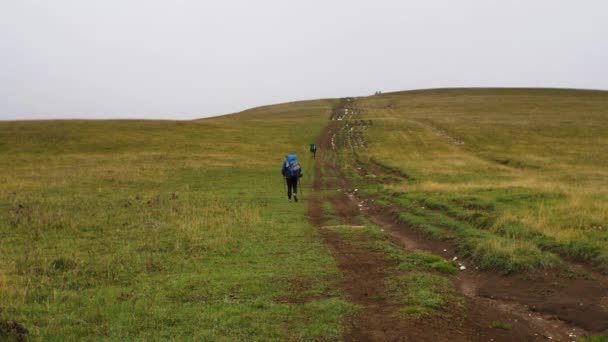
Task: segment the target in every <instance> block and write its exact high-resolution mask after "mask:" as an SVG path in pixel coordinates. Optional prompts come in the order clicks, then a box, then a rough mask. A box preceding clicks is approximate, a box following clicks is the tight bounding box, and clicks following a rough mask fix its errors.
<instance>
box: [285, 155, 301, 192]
mask: <svg viewBox="0 0 608 342" xmlns="http://www.w3.org/2000/svg"><path fill="white" fill-rule="evenodd" d="M281 173H282V174H283V177H284V178H285V183H286V184H287V199H288V200H289V202H291V194H292V191H293V199H294V201H296V202H297V201H298V180H299V179H300V177H302V167H301V166H300V163H298V160H297V159H296V155H295V154H288V155H287V157H286V158H285V162H283V168H282V169H281Z"/></svg>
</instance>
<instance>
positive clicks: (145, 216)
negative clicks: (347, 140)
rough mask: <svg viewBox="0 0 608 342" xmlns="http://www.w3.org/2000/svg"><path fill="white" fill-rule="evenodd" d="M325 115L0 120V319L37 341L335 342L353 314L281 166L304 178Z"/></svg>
mask: <svg viewBox="0 0 608 342" xmlns="http://www.w3.org/2000/svg"><path fill="white" fill-rule="evenodd" d="M331 106H332V101H310V102H302V103H294V104H288V105H277V106H272V107H267V108H261V109H256V110H251V111H246V112H243V113H240V114H236V115H229V116H224V117H218V118H213V119H206V120H200V121H192V122H170V121H48V122H45V121H41V122H5V123H0V137H1V138H0V144H1V145H0V236H1V243H0V260H2V262H0V322H12V321H15V322H17V323H19V324H20V325H22V326H23V327H25V328H26V329H27V330H28V331H29V337H30V339H34V340H37V339H42V340H48V339H57V340H76V339H77V338H79V337H82V336H89V337H92V338H95V337H100V338H104V337H105V338H110V339H114V340H116V339H143V340H150V339H163V338H176V339H196V340H218V339H240V340H252V339H262V340H267V339H314V338H316V337H319V336H329V337H331V336H340V334H341V332H342V318H343V316H344V314H346V313H348V312H350V311H351V310H352V305H350V304H348V303H346V302H345V301H343V300H341V299H340V296H339V291H337V289H336V287H335V281H336V279H337V277H338V269H337V267H336V265H335V263H334V261H333V259H332V258H331V256H330V255H329V253H328V251H327V249H326V247H325V246H324V245H323V244H322V243H321V241H320V239H319V237H318V235H317V232H316V231H315V230H314V229H313V228H312V227H311V226H310V225H309V223H308V222H307V220H306V217H305V213H306V204H304V203H299V204H294V203H287V200H286V196H285V195H284V194H283V186H284V185H283V182H282V178H281V176H280V171H279V170H280V169H279V168H280V166H281V163H282V161H283V157H284V155H285V154H286V153H288V152H291V151H294V152H296V153H298V154H300V155H301V157H302V158H301V159H302V165H303V166H304V168H305V175H306V176H308V175H310V174H311V172H310V170H312V162H311V161H309V160H308V159H307V158H305V156H306V154H305V152H306V151H307V146H308V143H310V142H311V141H314V140H315V139H316V138H317V136H318V135H319V133H320V131H321V129H322V127H324V125H325V124H326V120H327V117H328V113H329V111H330V108H331ZM304 180H305V182H310V177H305V178H304ZM304 195H306V193H305V194H304Z"/></svg>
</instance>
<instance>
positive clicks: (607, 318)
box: [309, 99, 608, 341]
mask: <svg viewBox="0 0 608 342" xmlns="http://www.w3.org/2000/svg"><path fill="white" fill-rule="evenodd" d="M360 113H361V111H360V109H358V108H357V105H356V101H355V100H354V99H345V100H343V101H342V103H341V104H340V105H339V106H336V108H334V111H333V113H332V120H331V121H330V123H329V124H328V126H327V127H326V129H325V131H324V132H323V134H322V136H321V138H320V141H319V143H318V146H319V147H320V148H319V152H318V154H317V157H318V158H317V163H316V165H315V180H314V184H313V186H314V192H313V196H312V197H311V201H310V207H309V216H310V220H311V222H312V223H314V224H315V225H316V226H318V227H319V228H320V231H321V234H322V236H323V238H324V239H325V241H326V243H327V244H328V245H329V246H330V248H331V250H332V253H333V255H334V257H335V259H336V261H337V263H338V265H339V267H340V269H341V270H342V272H343V274H344V279H343V281H342V284H341V287H342V289H343V291H344V292H345V294H346V295H347V297H348V299H349V300H350V301H352V302H354V303H356V304H359V305H361V306H362V307H363V309H362V311H361V312H360V313H359V314H358V315H356V316H355V317H352V320H351V330H350V334H349V335H348V336H346V339H347V340H357V341H368V340H375V341H388V340H403V341H515V340H517V341H523V340H526V341H530V340H547V339H552V340H557V341H572V340H576V339H578V338H580V337H583V336H590V335H598V334H602V333H606V332H608V313H606V312H605V310H603V308H602V305H605V303H603V304H602V301H603V300H608V282H604V280H605V279H604V278H600V279H599V280H598V279H597V278H596V279H594V280H589V279H580V278H564V277H560V276H556V275H554V274H549V273H542V272H537V273H534V274H530V273H528V274H520V275H515V276H504V275H500V274H493V273H481V272H477V271H475V270H474V265H471V264H470V261H469V260H465V261H464V262H465V263H467V267H468V269H467V270H466V271H464V272H461V273H459V274H458V275H457V276H454V277H452V278H451V280H452V281H453V282H454V284H455V286H456V288H457V289H458V290H459V292H460V293H461V294H462V295H463V296H464V297H465V308H464V310H463V311H462V312H460V314H461V315H460V316H459V317H453V315H452V317H450V318H446V317H443V318H441V317H435V318H432V319H425V320H422V321H420V320H418V321H415V322H413V321H411V320H410V321H408V320H406V319H404V318H403V317H402V316H400V315H399V312H398V309H399V308H398V307H396V306H395V305H393V304H391V303H390V302H389V301H388V299H387V298H386V296H385V293H384V292H385V291H384V281H385V278H386V277H387V276H388V275H389V272H390V267H388V266H389V265H387V263H386V261H385V260H384V258H383V255H382V253H380V252H377V253H375V252H373V251H372V252H370V250H369V249H363V248H361V247H360V246H359V245H357V244H356V243H352V241H351V242H348V241H344V239H341V238H340V236H339V234H337V233H336V232H334V231H332V230H331V229H323V226H324V223H325V218H324V217H323V213H322V206H323V203H324V201H329V203H331V205H332V207H333V209H334V212H335V214H336V215H337V216H338V217H339V218H340V220H341V221H342V223H343V224H349V225H357V224H360V217H364V218H366V219H367V220H369V221H371V222H373V223H374V224H376V225H377V226H379V227H381V228H382V229H384V231H385V232H386V233H388V235H389V236H391V237H392V238H393V240H394V241H395V242H396V243H397V244H399V245H401V246H402V247H403V248H404V249H406V250H407V251H426V252H431V253H433V254H437V255H440V256H443V257H445V258H446V259H451V258H452V257H453V256H454V255H455V252H454V251H455V246H454V243H453V242H449V241H448V242H445V241H435V240H429V239H428V238H427V237H426V236H424V235H423V234H422V233H420V232H418V231H416V230H414V229H411V228H410V227H408V226H406V225H404V224H401V223H397V222H396V221H395V220H394V216H393V213H391V212H390V211H386V210H383V209H380V208H378V207H376V206H375V205H374V203H373V199H364V198H360V197H358V196H357V192H356V190H355V189H352V188H351V186H350V184H349V182H348V180H347V179H346V178H345V177H344V175H343V174H342V172H341V169H340V168H339V167H338V165H337V150H338V149H340V148H346V149H350V150H351V151H353V152H354V153H356V150H357V149H359V148H365V147H366V144H365V141H364V140H363V134H362V131H363V130H364V129H366V126H367V125H369V124H371V122H369V121H365V120H361V119H360ZM356 167H357V169H358V170H359V171H360V172H361V173H363V174H372V173H373V174H374V175H376V176H378V179H377V181H382V182H385V183H386V182H395V181H401V180H405V179H408V176H407V175H405V174H403V173H401V172H399V171H397V170H391V169H387V168H385V167H383V166H382V165H381V164H375V163H373V164H362V163H358V164H357V165H356ZM324 173H326V174H324ZM323 189H334V190H333V192H335V193H329V192H330V191H331V190H323ZM395 210H398V208H396V209H395ZM494 322H509V323H510V324H511V325H512V329H510V330H508V331H505V330H500V329H495V328H492V325H493V323H494Z"/></svg>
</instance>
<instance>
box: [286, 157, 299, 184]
mask: <svg viewBox="0 0 608 342" xmlns="http://www.w3.org/2000/svg"><path fill="white" fill-rule="evenodd" d="M286 163H287V164H286V166H287V176H288V177H291V178H300V177H302V167H301V166H300V163H298V161H297V160H296V155H295V154H290V155H288V156H287V162H286Z"/></svg>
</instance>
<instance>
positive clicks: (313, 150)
mask: <svg viewBox="0 0 608 342" xmlns="http://www.w3.org/2000/svg"><path fill="white" fill-rule="evenodd" d="M310 153H312V157H313V158H315V157H316V156H317V145H315V144H310Z"/></svg>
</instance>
